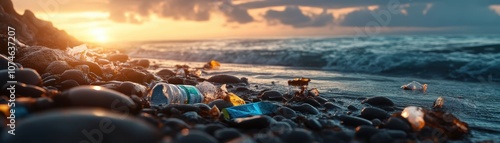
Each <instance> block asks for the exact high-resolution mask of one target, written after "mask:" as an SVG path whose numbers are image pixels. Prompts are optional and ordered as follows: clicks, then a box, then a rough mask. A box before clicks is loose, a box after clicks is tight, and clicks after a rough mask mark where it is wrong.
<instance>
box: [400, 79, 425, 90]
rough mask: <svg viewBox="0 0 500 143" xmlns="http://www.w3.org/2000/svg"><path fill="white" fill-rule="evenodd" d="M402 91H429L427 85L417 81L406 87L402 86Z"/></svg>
mask: <svg viewBox="0 0 500 143" xmlns="http://www.w3.org/2000/svg"><path fill="white" fill-rule="evenodd" d="M401 88H402V89H404V90H421V91H426V90H427V84H421V83H419V82H416V81H412V82H410V83H408V84H406V85H403V86H401Z"/></svg>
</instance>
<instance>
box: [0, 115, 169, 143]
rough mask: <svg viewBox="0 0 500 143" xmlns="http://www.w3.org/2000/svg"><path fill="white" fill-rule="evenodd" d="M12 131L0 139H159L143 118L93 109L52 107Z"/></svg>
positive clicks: (146, 142)
mask: <svg viewBox="0 0 500 143" xmlns="http://www.w3.org/2000/svg"><path fill="white" fill-rule="evenodd" d="M61 125H64V127H61ZM15 133H16V135H15V136H3V137H2V139H1V141H2V142H6V143H7V142H8V143H29V142H33V143H34V142H44V143H58V142H65V143H71V142H75V143H78V142H82V141H83V142H85V141H87V142H97V141H103V142H120V143H137V142H141V143H158V142H159V141H160V140H161V136H160V134H159V133H158V132H157V131H156V129H155V128H153V127H151V126H150V125H148V124H146V123H144V122H143V121H140V120H137V119H135V118H131V117H127V116H122V115H118V114H114V113H111V112H107V111H104V110H95V109H91V110H61V111H58V110H56V111H50V112H45V113H42V114H38V115H37V116H32V117H30V118H26V119H25V120H23V122H19V123H18V124H16V132H15ZM33 133H36V134H33ZM137 133H140V134H137ZM61 135H63V136H61ZM131 135H133V136H131Z"/></svg>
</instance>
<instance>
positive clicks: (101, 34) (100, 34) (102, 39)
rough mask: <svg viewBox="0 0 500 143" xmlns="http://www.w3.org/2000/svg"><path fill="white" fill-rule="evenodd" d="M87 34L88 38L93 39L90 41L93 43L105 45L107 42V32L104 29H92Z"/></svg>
mask: <svg viewBox="0 0 500 143" xmlns="http://www.w3.org/2000/svg"><path fill="white" fill-rule="evenodd" d="M89 34H90V36H92V37H93V38H92V39H91V40H92V41H94V42H98V43H106V42H108V40H109V37H108V32H107V30H106V29H102V28H96V29H92V30H90V33H89Z"/></svg>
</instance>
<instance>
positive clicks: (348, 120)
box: [340, 115, 372, 127]
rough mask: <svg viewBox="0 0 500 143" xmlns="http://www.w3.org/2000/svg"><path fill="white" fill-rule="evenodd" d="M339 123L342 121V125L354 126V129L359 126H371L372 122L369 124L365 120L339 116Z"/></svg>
mask: <svg viewBox="0 0 500 143" xmlns="http://www.w3.org/2000/svg"><path fill="white" fill-rule="evenodd" d="M340 121H342V124H344V125H347V126H354V127H357V126H361V125H368V126H371V125H372V122H370V121H368V120H366V119H363V118H360V117H356V116H350V115H341V116H340Z"/></svg>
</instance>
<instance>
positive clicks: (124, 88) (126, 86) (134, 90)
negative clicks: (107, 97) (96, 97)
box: [117, 81, 146, 97]
mask: <svg viewBox="0 0 500 143" xmlns="http://www.w3.org/2000/svg"><path fill="white" fill-rule="evenodd" d="M117 91H118V92H121V93H123V94H125V95H128V96H131V95H137V96H138V97H143V96H144V95H146V87H145V86H144V85H141V84H137V83H134V82H129V81H125V82H123V83H121V84H120V85H119V86H118V88H117Z"/></svg>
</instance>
